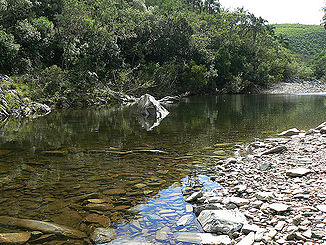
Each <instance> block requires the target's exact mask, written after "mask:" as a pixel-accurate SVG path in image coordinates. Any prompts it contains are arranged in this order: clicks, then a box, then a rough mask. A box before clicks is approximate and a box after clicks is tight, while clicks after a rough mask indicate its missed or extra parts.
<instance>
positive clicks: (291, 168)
mask: <svg viewBox="0 0 326 245" xmlns="http://www.w3.org/2000/svg"><path fill="white" fill-rule="evenodd" d="M278 136H279V137H277V138H269V139H265V140H264V141H256V142H253V143H251V144H250V145H249V146H248V147H246V150H245V151H246V154H245V155H244V156H242V157H238V158H228V159H226V160H224V161H219V162H217V163H216V176H213V177H211V179H212V180H213V181H214V182H216V183H218V184H219V185H220V186H222V191H219V190H216V191H212V192H203V191H197V192H193V193H192V195H191V196H185V198H186V201H189V202H190V203H192V205H193V207H194V212H195V214H196V216H197V220H198V221H199V223H200V224H201V226H202V228H203V230H204V231H205V232H206V233H202V234H207V235H202V234H197V235H196V234H188V235H181V236H182V237H183V238H184V239H186V241H190V240H191V239H193V238H194V237H195V236H197V238H198V237H200V238H199V240H200V242H201V243H202V244H243V245H250V244H285V245H287V244H304V245H310V244H326V229H325V228H326V158H325V157H326V122H325V123H323V124H321V125H319V126H318V127H316V128H314V129H310V130H307V131H300V130H297V129H290V130H287V131H284V132H282V133H280V134H279V135H278ZM185 237H186V238H185ZM187 239H189V240H187Z"/></svg>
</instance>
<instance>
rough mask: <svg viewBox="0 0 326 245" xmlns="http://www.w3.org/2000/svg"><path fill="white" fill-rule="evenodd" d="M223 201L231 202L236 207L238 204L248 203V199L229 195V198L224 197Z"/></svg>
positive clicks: (225, 202)
mask: <svg viewBox="0 0 326 245" xmlns="http://www.w3.org/2000/svg"><path fill="white" fill-rule="evenodd" d="M223 203H224V204H227V203H233V204H235V205H237V206H238V207H240V206H244V205H248V204H249V200H248V199H245V198H241V197H229V198H225V200H224V201H223Z"/></svg>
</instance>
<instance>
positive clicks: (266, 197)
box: [256, 192, 275, 201]
mask: <svg viewBox="0 0 326 245" xmlns="http://www.w3.org/2000/svg"><path fill="white" fill-rule="evenodd" d="M274 196H275V195H274V193H273V192H258V193H257V194H256V198H257V199H258V200H261V201H270V200H272V199H273V198H274Z"/></svg>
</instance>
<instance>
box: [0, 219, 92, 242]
mask: <svg viewBox="0 0 326 245" xmlns="http://www.w3.org/2000/svg"><path fill="white" fill-rule="evenodd" d="M0 224H2V225H8V226H17V227H22V228H26V229H30V230H37V231H42V232H44V233H53V234H57V235H62V236H66V237H71V238H84V237H86V236H87V235H86V234H85V233H84V232H81V231H78V230H75V229H72V228H70V227H67V226H64V225H58V224H55V223H50V222H44V221H38V220H30V219H18V218H13V217H8V216H0Z"/></svg>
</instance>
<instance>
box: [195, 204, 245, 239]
mask: <svg viewBox="0 0 326 245" xmlns="http://www.w3.org/2000/svg"><path fill="white" fill-rule="evenodd" d="M198 221H199V223H200V224H201V226H202V228H203V230H204V231H205V232H211V233H217V234H225V235H227V234H232V233H233V232H235V231H238V230H240V229H241V228H242V226H243V225H244V224H246V223H247V220H246V218H245V216H244V215H243V214H242V213H240V212H238V211H233V210H204V211H202V212H201V213H200V215H199V216H198Z"/></svg>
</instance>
